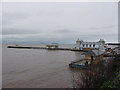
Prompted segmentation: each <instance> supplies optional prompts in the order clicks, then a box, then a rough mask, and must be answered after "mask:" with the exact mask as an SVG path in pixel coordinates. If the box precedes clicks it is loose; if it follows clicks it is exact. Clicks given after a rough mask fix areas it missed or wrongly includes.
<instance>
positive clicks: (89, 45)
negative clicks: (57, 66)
mask: <svg viewBox="0 0 120 90" xmlns="http://www.w3.org/2000/svg"><path fill="white" fill-rule="evenodd" d="M105 48H106V45H105V41H104V40H103V39H100V40H99V41H97V42H85V41H83V40H79V39H78V40H77V41H76V47H75V49H79V50H84V49H87V50H91V49H99V50H105Z"/></svg>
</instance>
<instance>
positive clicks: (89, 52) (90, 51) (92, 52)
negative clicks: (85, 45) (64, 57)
mask: <svg viewBox="0 0 120 90" xmlns="http://www.w3.org/2000/svg"><path fill="white" fill-rule="evenodd" d="M103 53H104V52H103V51H98V50H89V51H88V52H85V53H83V55H87V56H97V55H101V54H103Z"/></svg>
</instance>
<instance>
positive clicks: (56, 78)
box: [2, 45, 81, 88]
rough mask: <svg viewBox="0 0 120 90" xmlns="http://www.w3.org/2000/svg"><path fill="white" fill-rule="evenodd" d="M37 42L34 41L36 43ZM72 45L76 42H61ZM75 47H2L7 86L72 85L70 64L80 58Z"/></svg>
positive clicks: (4, 83) (3, 84) (43, 86)
mask: <svg viewBox="0 0 120 90" xmlns="http://www.w3.org/2000/svg"><path fill="white" fill-rule="evenodd" d="M33 46H34V45H33ZM61 47H71V48H73V47H74V45H61ZM80 55H81V53H80V52H74V51H57V50H56V51H54V50H53V51H52V50H42V49H12V48H11V49H10V48H7V45H3V47H2V87H3V88H72V87H73V84H72V73H71V69H70V68H69V66H68V64H69V63H70V62H71V61H73V60H78V59H80V58H81V57H80Z"/></svg>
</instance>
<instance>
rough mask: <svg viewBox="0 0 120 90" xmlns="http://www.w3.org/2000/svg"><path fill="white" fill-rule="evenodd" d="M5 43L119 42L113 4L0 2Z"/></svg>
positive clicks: (115, 5)
mask: <svg viewBox="0 0 120 90" xmlns="http://www.w3.org/2000/svg"><path fill="white" fill-rule="evenodd" d="M2 26H3V28H2V31H3V33H2V35H3V42H4V43H23V44H24V43H75V41H76V40H77V39H78V38H79V39H82V40H84V41H97V40H99V39H100V38H102V39H104V40H105V41H106V42H118V6H117V3H115V2H111V3H110V2H101V3H100V2H98V3H97V2H91V3H90V2H84V3H83V2H74V3H73V2H66V3H65V2H64V3H62V2H61V3H60V2H58V3H55V2H51V3H50V2H49V3H48V2H47V3H43V2H39V3H33V2H31V3H25V2H24V3H12V2H11V3H8V2H7V3H2Z"/></svg>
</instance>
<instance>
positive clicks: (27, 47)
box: [7, 46, 86, 52]
mask: <svg viewBox="0 0 120 90" xmlns="http://www.w3.org/2000/svg"><path fill="white" fill-rule="evenodd" d="M7 48H16V49H46V50H64V51H83V52H85V51H86V50H77V49H76V50H75V49H72V48H47V47H30V46H7Z"/></svg>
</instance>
